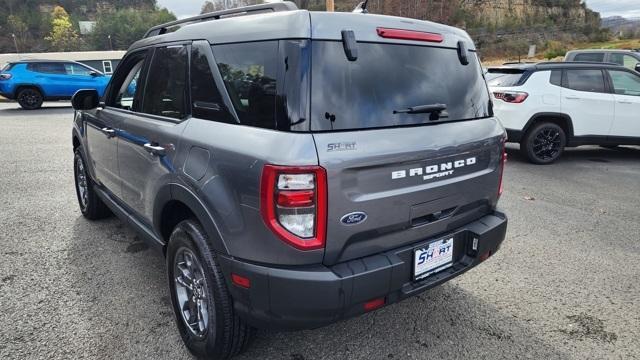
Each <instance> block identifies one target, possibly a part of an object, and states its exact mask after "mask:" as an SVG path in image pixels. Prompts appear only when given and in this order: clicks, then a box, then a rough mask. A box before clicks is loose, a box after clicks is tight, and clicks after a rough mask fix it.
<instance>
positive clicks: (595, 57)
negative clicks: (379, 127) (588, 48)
mask: <svg viewBox="0 0 640 360" xmlns="http://www.w3.org/2000/svg"><path fill="white" fill-rule="evenodd" d="M573 60H574V61H589V62H603V61H604V53H583V54H578V55H576V57H575V58H574V59H573Z"/></svg>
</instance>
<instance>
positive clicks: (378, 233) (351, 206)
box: [311, 40, 504, 265]
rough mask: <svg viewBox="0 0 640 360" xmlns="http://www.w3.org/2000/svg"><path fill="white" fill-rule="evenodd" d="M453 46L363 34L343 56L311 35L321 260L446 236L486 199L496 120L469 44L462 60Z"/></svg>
mask: <svg viewBox="0 0 640 360" xmlns="http://www.w3.org/2000/svg"><path fill="white" fill-rule="evenodd" d="M458 50H459V49H458V48H456V47H444V46H440V47H435V46H416V45H415V44H402V43H401V41H400V43H398V44H393V43H388V42H387V43H369V42H367V43H358V44H357V54H358V57H357V60H355V61H349V60H348V59H347V57H346V56H345V47H344V45H343V43H342V42H340V41H322V40H314V41H313V46H312V52H313V56H312V59H313V61H312V85H311V89H312V91H311V94H312V95H311V129H312V131H313V134H314V139H315V141H316V146H317V151H318V158H319V163H320V165H321V166H322V167H324V168H325V169H326V170H327V182H328V221H327V239H326V250H325V259H324V262H325V264H327V265H331V264H335V263H337V262H341V261H346V260H349V259H354V258H359V257H363V256H368V255H372V254H375V253H379V252H382V251H385V250H389V249H393V248H396V247H400V246H403V245H407V244H411V243H415V242H418V241H420V240H426V239H430V238H434V237H437V236H440V235H443V236H444V235H445V234H447V233H449V232H451V231H453V230H454V229H456V228H458V227H460V226H462V225H464V224H466V223H468V222H470V221H473V220H475V219H478V218H480V217H482V216H483V215H485V214H487V213H490V212H491V211H492V210H493V209H494V207H495V205H496V202H497V199H498V196H499V195H498V188H499V186H500V185H499V182H500V177H501V174H500V172H501V167H500V163H501V159H502V151H503V136H504V135H503V134H504V130H503V128H502V126H501V125H500V123H499V122H498V121H497V119H495V118H494V117H493V114H492V109H491V107H492V105H491V101H490V97H489V93H488V91H487V87H486V84H485V81H484V78H483V76H482V70H481V67H480V63H479V61H478V59H477V58H476V54H475V52H474V51H468V54H467V55H468V63H467V64H463V63H464V62H465V61H463V59H461V57H460V56H459V51H458ZM327 89H330V91H328V90H327ZM411 107H412V108H413V110H412V111H408V108H411ZM445 108H446V109H445Z"/></svg>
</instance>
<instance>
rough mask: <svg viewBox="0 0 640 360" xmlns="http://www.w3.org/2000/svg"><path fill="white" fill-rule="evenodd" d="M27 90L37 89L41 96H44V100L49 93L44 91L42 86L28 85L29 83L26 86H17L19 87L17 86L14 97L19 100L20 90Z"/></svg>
mask: <svg viewBox="0 0 640 360" xmlns="http://www.w3.org/2000/svg"><path fill="white" fill-rule="evenodd" d="M25 88H34V89H36V90H38V91H40V94H42V98H43V99H46V97H47V93H46V92H45V91H44V89H43V88H42V86H40V85H38V84H28V83H25V84H17V85H16V86H15V91H14V93H13V97H14V98H15V99H17V98H18V93H19V92H20V90H22V89H25Z"/></svg>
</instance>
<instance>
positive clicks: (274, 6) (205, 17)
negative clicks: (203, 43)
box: [143, 1, 298, 38]
mask: <svg viewBox="0 0 640 360" xmlns="http://www.w3.org/2000/svg"><path fill="white" fill-rule="evenodd" d="M293 10H298V7H297V6H296V4H295V3H293V2H291V1H282V2H275V3H267V4H259V5H250V6H243V7H238V8H235V9H227V10H220V11H213V12H210V13H206V14H202V15H198V16H193V17H189V18H185V19H180V20H176V21H171V22H168V23H165V24H161V25H156V26H154V27H152V28H151V29H149V30H148V31H147V32H146V34H144V36H143V38H148V37H150V36H156V35H162V34H165V33H166V32H167V30H168V29H169V28H172V27H176V26H184V25H188V24H192V23H197V22H203V21H211V20H219V19H223V18H226V17H234V16H244V15H253V14H260V13H268V12H280V11H293Z"/></svg>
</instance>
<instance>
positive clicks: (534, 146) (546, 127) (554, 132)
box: [520, 122, 567, 165]
mask: <svg viewBox="0 0 640 360" xmlns="http://www.w3.org/2000/svg"><path fill="white" fill-rule="evenodd" d="M566 145H567V136H566V134H565V132H564V130H563V129H562V128H561V127H560V126H558V125H557V124H554V123H551V122H543V123H540V124H537V125H535V126H534V127H533V128H532V129H531V130H529V131H527V134H526V135H525V137H524V139H523V140H522V142H521V143H520V151H521V152H522V153H523V155H524V156H525V157H526V158H527V159H528V160H529V161H530V162H532V163H534V164H539V165H547V164H551V163H553V162H554V161H556V160H558V158H559V157H560V156H561V155H562V153H563V152H564V147H565V146H566Z"/></svg>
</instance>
